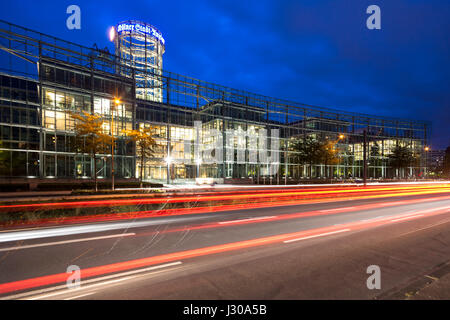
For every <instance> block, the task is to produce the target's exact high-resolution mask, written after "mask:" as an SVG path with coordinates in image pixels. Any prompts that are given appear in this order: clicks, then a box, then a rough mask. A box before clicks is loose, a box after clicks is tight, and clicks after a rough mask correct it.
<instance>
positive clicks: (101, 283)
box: [26, 276, 135, 300]
mask: <svg viewBox="0 0 450 320" xmlns="http://www.w3.org/2000/svg"><path fill="white" fill-rule="evenodd" d="M134 277H135V276H132V277H125V278H120V279H114V280H109V281H106V282H100V283H94V284H91V285H89V286H87V287H84V288H82V287H80V288H77V289H67V290H64V291H58V292H54V293H49V294H45V295H41V296H36V297H33V298H27V299H26V300H38V299H44V298H48V297H53V296H59V295H61V294H64V293H68V292H70V291H73V290H83V289H90V288H92V287H98V286H101V285H108V284H113V283H117V282H120V281H125V280H129V279H132V278H134Z"/></svg>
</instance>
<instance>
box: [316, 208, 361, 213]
mask: <svg viewBox="0 0 450 320" xmlns="http://www.w3.org/2000/svg"><path fill="white" fill-rule="evenodd" d="M355 208H356V207H346V208H336V209H328V210H319V212H336V211H346V210H350V209H355Z"/></svg>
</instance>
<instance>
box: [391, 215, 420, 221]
mask: <svg viewBox="0 0 450 320" xmlns="http://www.w3.org/2000/svg"><path fill="white" fill-rule="evenodd" d="M416 217H423V214H416V215H414V216H407V217H403V218H398V219H393V220H391V221H392V222H395V221H401V220H406V219H413V218H416Z"/></svg>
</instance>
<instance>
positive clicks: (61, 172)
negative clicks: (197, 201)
mask: <svg viewBox="0 0 450 320" xmlns="http://www.w3.org/2000/svg"><path fill="white" fill-rule="evenodd" d="M0 45H1V47H0V48H1V50H0V61H1V66H0V134H1V137H0V140H1V145H0V151H1V157H2V165H1V167H0V179H3V181H6V180H8V181H9V180H11V179H28V180H33V179H35V180H40V179H64V180H73V179H89V178H92V177H93V175H94V174H97V177H99V178H110V175H111V170H110V167H111V158H112V157H111V154H104V155H101V156H100V157H99V159H98V160H97V161H98V163H97V169H98V170H97V172H96V173H94V172H93V170H94V169H93V168H94V165H93V160H92V159H91V158H90V157H89V156H88V155H85V154H78V153H76V152H75V151H74V147H73V145H74V120H73V119H72V118H71V116H70V112H81V111H87V112H90V113H95V114H99V115H101V116H102V118H103V120H104V123H103V125H104V130H105V132H107V133H110V134H111V133H112V134H114V136H116V137H117V142H116V146H115V148H114V152H115V155H114V161H115V176H116V177H118V178H123V179H131V178H139V173H140V166H141V163H140V161H139V160H138V158H137V156H136V155H137V154H138V153H139V150H136V148H135V146H134V145H133V143H130V142H128V140H127V139H126V137H125V136H124V135H123V134H124V133H123V130H125V129H138V128H142V127H149V128H151V129H152V131H153V133H154V137H155V140H156V141H157V145H156V147H155V152H154V154H153V157H151V158H148V159H145V163H144V164H143V166H144V170H143V172H144V176H143V178H144V180H147V181H152V182H164V183H165V182H170V183H186V182H192V181H193V180H195V179H196V178H198V177H204V178H214V179H216V180H217V181H218V182H225V183H227V182H232V183H237V182H243V183H294V182H295V183H297V182H298V181H302V180H305V179H325V178H327V179H345V178H349V177H351V178H356V177H362V175H363V155H364V150H363V149H364V145H366V153H367V159H368V177H369V178H374V179H384V178H390V177H392V176H394V175H396V172H395V169H393V168H390V167H389V164H388V156H389V154H390V153H391V151H392V149H393V148H394V147H395V146H396V145H402V146H407V147H408V148H410V150H411V151H412V152H413V153H414V155H415V156H416V157H417V159H418V161H417V162H416V163H415V164H414V165H413V166H411V167H409V168H407V170H406V171H405V172H404V173H403V174H404V177H423V175H424V173H426V166H427V164H426V157H425V151H424V146H426V145H428V144H429V136H430V130H431V126H430V123H429V122H426V121H415V120H408V119H393V118H387V117H381V116H376V115H364V114H358V113H350V112H345V111H336V110H331V109H327V108H320V107H313V106H308V105H304V104H300V103H296V102H292V101H286V100H282V99H277V98H271V97H266V96H263V95H259V94H253V93H250V92H246V91H241V90H236V89H231V88H228V87H224V86H220V85H216V84H212V83H208V82H205V81H201V80H197V79H193V78H190V77H187V76H182V75H178V74H175V73H171V72H168V71H165V70H153V69H151V68H147V69H140V70H139V72H140V73H149V74H148V75H143V78H144V79H152V81H153V84H157V86H158V88H157V89H158V91H155V92H157V95H158V98H157V99H153V98H152V99H145V97H142V95H141V94H140V93H139V92H141V91H139V88H138V87H137V85H136V81H135V78H134V76H133V75H135V74H136V72H137V70H136V69H135V67H134V66H133V64H130V63H129V62H127V61H126V58H124V57H120V56H116V55H113V54H108V53H105V52H104V51H100V50H96V49H92V48H87V47H83V46H80V45H77V44H74V43H71V42H67V41H64V40H62V39H57V38H54V37H51V36H48V35H44V34H42V33H39V32H35V31H32V30H29V29H26V28H23V27H20V26H17V25H13V24H10V23H7V22H4V21H0ZM118 70H120V71H121V72H118ZM129 75H132V76H131V77H130V76H129ZM141 93H142V92H141ZM153 96H154V95H153ZM116 98H119V99H120V101H121V103H120V104H119V105H118V106H117V108H112V105H113V104H114V100H115V99H116ZM113 117H114V122H112V119H113ZM112 123H114V126H113V127H111V124H112ZM364 132H365V134H364ZM306 136H312V137H315V138H317V139H319V140H325V141H332V142H334V146H335V148H336V150H337V151H338V155H339V156H338V157H339V159H338V161H337V162H335V163H333V164H327V163H296V160H295V159H296V157H295V155H296V152H295V151H294V150H293V148H292V145H293V142H294V141H296V140H299V139H303V138H304V137H306ZM364 136H366V139H365V140H366V144H364Z"/></svg>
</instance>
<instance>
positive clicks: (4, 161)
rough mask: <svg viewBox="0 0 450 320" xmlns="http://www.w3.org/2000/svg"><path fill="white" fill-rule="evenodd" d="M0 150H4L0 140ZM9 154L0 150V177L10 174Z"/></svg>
mask: <svg viewBox="0 0 450 320" xmlns="http://www.w3.org/2000/svg"><path fill="white" fill-rule="evenodd" d="M0 148H4V146H3V141H1V140H0ZM10 164H11V160H10V152H8V151H5V150H0V176H9V175H11V172H10Z"/></svg>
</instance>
